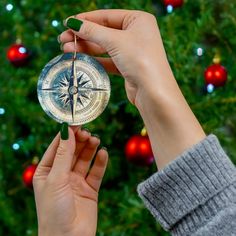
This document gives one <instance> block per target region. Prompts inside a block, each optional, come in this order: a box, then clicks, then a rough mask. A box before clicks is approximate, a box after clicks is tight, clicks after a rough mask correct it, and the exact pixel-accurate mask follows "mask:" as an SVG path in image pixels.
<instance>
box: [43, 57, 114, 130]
mask: <svg viewBox="0 0 236 236" xmlns="http://www.w3.org/2000/svg"><path fill="white" fill-rule="evenodd" d="M109 97H110V81H109V77H108V75H107V73H106V72H105V70H104V68H103V67H102V66H101V65H100V64H99V63H98V62H97V61H96V60H95V59H94V58H92V57H90V56H88V55H85V54H80V53H77V55H76V59H75V60H73V54H72V53H66V54H63V55H60V56H58V57H56V58H54V59H52V60H51V61H50V62H49V63H48V64H47V65H46V66H45V67H44V69H43V71H42V73H41V75H40V77H39V81H38V99H39V102H40V104H41V106H42V108H43V109H44V111H45V112H46V113H47V114H48V115H49V116H50V117H52V118H53V119H55V120H56V121H58V122H60V123H61V122H67V123H69V124H70V125H81V124H85V123H88V122H90V121H92V120H94V119H95V118H97V117H98V116H99V115H100V114H101V113H102V112H103V111H104V109H105V107H106V106H107V104H108V101H109Z"/></svg>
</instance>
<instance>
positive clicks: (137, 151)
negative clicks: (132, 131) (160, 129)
mask: <svg viewBox="0 0 236 236" xmlns="http://www.w3.org/2000/svg"><path fill="white" fill-rule="evenodd" d="M125 155H126V158H127V160H129V161H130V162H133V163H135V164H137V165H142V166H148V165H151V164H152V163H153V161H154V155H153V152H152V148H151V144H150V140H149V138H148V136H142V135H134V136H132V137H131V138H130V139H129V140H128V142H127V143H126V146H125Z"/></svg>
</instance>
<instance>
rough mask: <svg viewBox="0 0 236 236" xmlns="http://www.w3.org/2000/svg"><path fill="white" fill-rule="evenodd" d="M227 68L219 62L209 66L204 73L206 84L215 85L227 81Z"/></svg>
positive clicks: (217, 85) (220, 84) (221, 84)
mask: <svg viewBox="0 0 236 236" xmlns="http://www.w3.org/2000/svg"><path fill="white" fill-rule="evenodd" d="M227 74H228V73H227V70H226V69H225V68H224V67H223V66H222V65H220V64H214V65H211V66H209V67H208V68H207V69H206V70H205V73H204V77H205V82H206V84H207V85H208V84H212V85H214V86H215V87H220V86H223V85H224V84H225V83H226V81H227Z"/></svg>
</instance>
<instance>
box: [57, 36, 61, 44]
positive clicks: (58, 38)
mask: <svg viewBox="0 0 236 236" xmlns="http://www.w3.org/2000/svg"><path fill="white" fill-rule="evenodd" d="M57 42H58V43H61V39H60V35H58V36H57Z"/></svg>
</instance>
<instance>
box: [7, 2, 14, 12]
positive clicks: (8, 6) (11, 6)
mask: <svg viewBox="0 0 236 236" xmlns="http://www.w3.org/2000/svg"><path fill="white" fill-rule="evenodd" d="M12 9H13V5H12V4H10V3H9V4H7V5H6V10H7V11H11V10H12Z"/></svg>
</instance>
